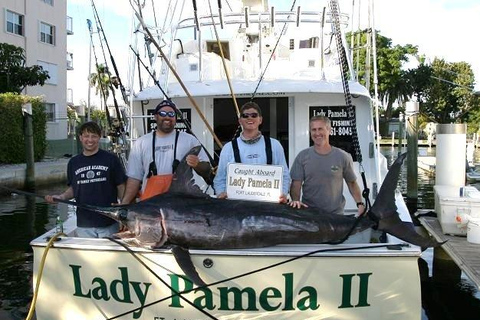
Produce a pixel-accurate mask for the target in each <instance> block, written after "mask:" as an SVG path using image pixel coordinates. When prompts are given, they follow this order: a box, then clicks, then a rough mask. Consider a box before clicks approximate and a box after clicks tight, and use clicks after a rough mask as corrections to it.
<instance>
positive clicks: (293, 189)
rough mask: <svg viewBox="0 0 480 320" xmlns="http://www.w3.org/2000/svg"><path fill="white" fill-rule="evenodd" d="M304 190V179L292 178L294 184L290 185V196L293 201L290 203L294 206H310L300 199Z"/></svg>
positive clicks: (298, 207)
mask: <svg viewBox="0 0 480 320" xmlns="http://www.w3.org/2000/svg"><path fill="white" fill-rule="evenodd" d="M301 190H302V181H301V180H292V184H291V185H290V197H291V198H292V201H290V203H289V205H290V206H291V207H293V208H297V209H300V208H301V207H306V208H308V206H307V205H306V204H305V203H302V202H301V201H300V193H301Z"/></svg>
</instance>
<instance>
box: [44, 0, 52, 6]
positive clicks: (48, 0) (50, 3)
mask: <svg viewBox="0 0 480 320" xmlns="http://www.w3.org/2000/svg"><path fill="white" fill-rule="evenodd" d="M42 1H43V2H45V3H46V4H49V5H51V6H53V0H42Z"/></svg>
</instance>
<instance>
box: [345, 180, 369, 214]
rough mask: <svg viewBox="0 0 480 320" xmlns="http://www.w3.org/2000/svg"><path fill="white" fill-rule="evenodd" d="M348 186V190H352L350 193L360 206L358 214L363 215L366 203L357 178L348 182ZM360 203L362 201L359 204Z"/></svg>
mask: <svg viewBox="0 0 480 320" xmlns="http://www.w3.org/2000/svg"><path fill="white" fill-rule="evenodd" d="M347 186H348V191H350V194H351V195H352V197H353V199H354V200H355V202H356V203H357V207H358V214H359V215H361V214H363V211H364V210H365V204H364V203H363V199H362V191H360V187H359V186H358V183H357V181H356V180H353V181H350V182H347ZM359 203H362V204H361V205H359Z"/></svg>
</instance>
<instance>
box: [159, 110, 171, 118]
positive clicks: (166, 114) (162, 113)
mask: <svg viewBox="0 0 480 320" xmlns="http://www.w3.org/2000/svg"><path fill="white" fill-rule="evenodd" d="M157 113H158V114H159V115H160V117H170V118H173V117H175V111H158V112H157Z"/></svg>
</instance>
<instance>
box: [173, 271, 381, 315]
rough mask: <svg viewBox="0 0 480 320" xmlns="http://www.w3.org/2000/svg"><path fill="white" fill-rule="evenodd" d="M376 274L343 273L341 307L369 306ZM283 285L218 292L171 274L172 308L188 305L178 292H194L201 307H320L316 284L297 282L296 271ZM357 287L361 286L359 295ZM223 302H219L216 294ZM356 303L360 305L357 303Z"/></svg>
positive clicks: (232, 309) (274, 308)
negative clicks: (369, 293)
mask: <svg viewBox="0 0 480 320" xmlns="http://www.w3.org/2000/svg"><path fill="white" fill-rule="evenodd" d="M371 275H372V273H359V274H341V275H339V277H340V278H341V280H342V283H341V284H342V289H341V292H342V295H341V301H340V303H339V305H338V308H339V309H346V308H358V307H369V306H370V304H369V303H368V290H369V289H368V284H369V282H368V280H369V278H370V276H371ZM282 276H283V280H284V281H283V284H284V286H283V288H278V287H266V288H264V289H263V290H262V291H260V292H258V290H256V289H255V288H252V287H242V288H238V287H221V286H219V287H217V288H216V289H217V290H218V292H215V293H214V292H213V291H212V290H211V289H209V288H199V289H194V288H193V283H192V282H191V281H189V280H188V279H187V278H186V277H185V276H180V275H176V274H170V275H169V277H170V285H171V289H172V292H171V294H172V296H171V298H170V299H171V302H170V304H169V306H170V307H172V308H184V305H183V303H184V301H183V300H182V299H181V298H180V297H179V296H178V295H176V292H183V291H191V290H193V291H192V292H193V294H194V295H196V297H195V298H194V299H193V300H192V302H193V303H194V304H195V305H196V306H197V307H198V308H201V309H207V310H222V311H259V310H263V311H276V310H281V311H291V310H299V311H306V310H317V309H319V308H320V302H319V297H318V292H317V289H316V288H315V287H312V286H305V287H299V286H298V284H297V285H295V281H294V273H284V274H282ZM354 287H358V294H357V296H355V292H354V291H353V288H354ZM217 296H218V297H219V301H218V302H217V303H215V301H214V300H215V297H217ZM353 301H354V302H356V304H354V303H353Z"/></svg>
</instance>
